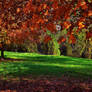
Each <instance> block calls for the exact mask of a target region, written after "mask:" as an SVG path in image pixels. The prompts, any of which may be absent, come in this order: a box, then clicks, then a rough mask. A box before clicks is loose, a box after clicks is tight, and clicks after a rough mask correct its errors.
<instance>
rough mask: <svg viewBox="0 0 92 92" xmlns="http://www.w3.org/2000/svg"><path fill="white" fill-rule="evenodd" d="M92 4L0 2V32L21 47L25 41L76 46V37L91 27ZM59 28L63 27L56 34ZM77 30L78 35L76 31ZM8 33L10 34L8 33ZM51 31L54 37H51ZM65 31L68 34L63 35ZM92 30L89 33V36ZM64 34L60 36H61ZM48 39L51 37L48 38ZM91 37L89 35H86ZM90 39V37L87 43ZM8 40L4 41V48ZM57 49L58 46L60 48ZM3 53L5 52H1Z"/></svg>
mask: <svg viewBox="0 0 92 92" xmlns="http://www.w3.org/2000/svg"><path fill="white" fill-rule="evenodd" d="M91 4H92V2H91V1H90V0H17V1H16V0H8V1H7V0H4V1H1V2H0V11H2V12H1V14H0V15H1V16H0V26H1V32H3V29H4V34H5V33H6V36H3V35H2V36H3V38H5V37H8V39H9V40H10V42H12V41H13V42H15V43H19V44H20V43H21V42H24V40H25V39H29V40H31V41H33V42H34V41H36V42H37V43H39V42H40V41H41V40H44V39H45V42H47V43H48V42H49V41H50V40H53V38H54V37H56V38H55V41H56V42H59V44H60V43H61V42H62V39H59V38H62V37H63V38H64V39H66V41H68V42H69V43H70V44H71V43H73V44H75V43H76V37H75V36H74V34H77V35H79V33H80V32H81V30H82V29H83V28H87V29H88V26H89V25H90V24H91V23H92V6H91ZM57 25H60V26H62V27H61V29H60V30H57ZM75 26H76V27H77V30H76V32H75V33H74V32H73V28H74V27H75ZM5 30H7V31H6V32H5ZM48 31H49V32H50V33H51V34H48ZM63 31H65V34H63ZM91 31H92V30H90V29H89V33H90V32H91ZM59 34H61V35H59ZM46 35H48V37H47V36H46ZM86 35H88V33H87V34H86ZM89 38H91V36H88V37H87V39H89ZM5 41H6V40H1V45H2V48H3V44H4V45H5ZM57 47H58V46H57ZM1 51H3V49H1Z"/></svg>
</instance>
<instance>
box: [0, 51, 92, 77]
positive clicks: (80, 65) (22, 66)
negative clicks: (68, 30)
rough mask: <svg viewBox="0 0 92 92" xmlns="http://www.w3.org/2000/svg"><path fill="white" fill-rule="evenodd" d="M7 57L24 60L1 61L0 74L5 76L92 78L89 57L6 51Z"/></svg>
mask: <svg viewBox="0 0 92 92" xmlns="http://www.w3.org/2000/svg"><path fill="white" fill-rule="evenodd" d="M5 57H7V58H14V59H24V60H22V61H18V60H17V61H14V62H13V61H12V62H11V61H7V62H6V61H4V62H0V76H4V77H6V76H12V77H21V76H30V75H31V76H36V77H38V76H50V77H53V76H55V77H60V76H62V75H66V76H71V77H77V78H88V77H89V78H92V60H89V59H82V58H74V57H68V56H51V55H39V54H36V53H16V52H5Z"/></svg>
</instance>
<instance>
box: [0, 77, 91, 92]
mask: <svg viewBox="0 0 92 92" xmlns="http://www.w3.org/2000/svg"><path fill="white" fill-rule="evenodd" d="M0 92H92V80H78V79H74V78H69V77H61V78H45V77H41V78H36V79H27V78H22V80H16V79H15V80H14V79H12V80H8V81H6V80H0Z"/></svg>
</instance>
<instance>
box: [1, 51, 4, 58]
mask: <svg viewBox="0 0 92 92" xmlns="http://www.w3.org/2000/svg"><path fill="white" fill-rule="evenodd" d="M1 59H4V50H3V49H1Z"/></svg>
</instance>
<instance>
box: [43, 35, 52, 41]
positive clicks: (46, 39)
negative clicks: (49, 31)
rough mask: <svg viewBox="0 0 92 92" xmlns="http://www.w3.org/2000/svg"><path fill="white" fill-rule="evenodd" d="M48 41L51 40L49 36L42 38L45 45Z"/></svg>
mask: <svg viewBox="0 0 92 92" xmlns="http://www.w3.org/2000/svg"><path fill="white" fill-rule="evenodd" d="M50 40H52V38H51V37H50V36H48V35H46V36H45V37H44V42H45V43H48V42H49V41H50Z"/></svg>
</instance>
